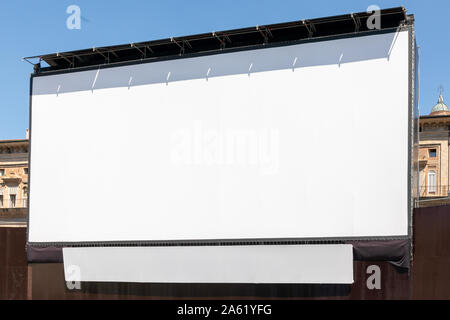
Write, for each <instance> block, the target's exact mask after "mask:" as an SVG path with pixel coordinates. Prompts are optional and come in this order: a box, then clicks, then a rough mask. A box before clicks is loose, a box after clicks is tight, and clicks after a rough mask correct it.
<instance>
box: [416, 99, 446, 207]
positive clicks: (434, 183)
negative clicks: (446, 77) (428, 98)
mask: <svg viewBox="0 0 450 320" xmlns="http://www.w3.org/2000/svg"><path fill="white" fill-rule="evenodd" d="M419 131H420V149H419V177H420V183H419V185H420V188H419V193H420V203H421V206H426V205H427V204H428V205H436V204H439V202H448V201H447V200H446V198H450V148H449V146H450V110H449V108H448V106H447V105H446V104H445V102H444V98H443V96H442V94H441V95H440V96H439V100H438V103H437V104H436V105H435V106H434V107H433V109H432V111H431V113H430V114H429V115H428V116H422V117H420V127H419Z"/></svg>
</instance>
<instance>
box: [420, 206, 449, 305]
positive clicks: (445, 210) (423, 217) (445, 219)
mask: <svg viewBox="0 0 450 320" xmlns="http://www.w3.org/2000/svg"><path fill="white" fill-rule="evenodd" d="M412 266H413V267H412V271H413V272H412V287H413V296H412V298H413V299H450V206H441V207H430V208H420V209H416V210H415V212H414V260H413V263H412Z"/></svg>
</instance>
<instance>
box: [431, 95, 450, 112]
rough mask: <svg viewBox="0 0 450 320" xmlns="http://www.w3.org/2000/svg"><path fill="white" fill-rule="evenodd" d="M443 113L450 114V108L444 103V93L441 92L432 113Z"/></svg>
mask: <svg viewBox="0 0 450 320" xmlns="http://www.w3.org/2000/svg"><path fill="white" fill-rule="evenodd" d="M442 114H450V109H449V108H448V106H447V105H446V104H445V103H444V98H443V97H442V94H440V95H439V100H438V103H437V105H435V106H434V107H433V109H432V110H431V113H430V115H442Z"/></svg>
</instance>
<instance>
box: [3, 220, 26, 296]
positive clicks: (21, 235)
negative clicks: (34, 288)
mask: <svg viewBox="0 0 450 320" xmlns="http://www.w3.org/2000/svg"><path fill="white" fill-rule="evenodd" d="M25 244H26V229H25V228H4V227H0V300H11V299H26V298H27V260H26V252H25Z"/></svg>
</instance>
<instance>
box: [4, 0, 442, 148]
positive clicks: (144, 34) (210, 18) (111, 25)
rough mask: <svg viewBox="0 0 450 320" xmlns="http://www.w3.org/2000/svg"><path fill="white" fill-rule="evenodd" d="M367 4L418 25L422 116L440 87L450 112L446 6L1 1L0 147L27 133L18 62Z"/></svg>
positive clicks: (23, 77)
mask: <svg viewBox="0 0 450 320" xmlns="http://www.w3.org/2000/svg"><path fill="white" fill-rule="evenodd" d="M71 4H75V5H78V6H79V7H80V8H81V14H82V16H83V19H82V22H81V30H68V29H67V28H66V19H67V17H68V14H67V13H66V8H67V7H68V6H69V5H71ZM371 4H376V5H378V6H380V7H381V8H390V7H397V6H400V5H403V6H405V8H406V9H407V10H408V13H413V14H414V15H415V17H416V35H417V39H418V44H419V45H420V54H421V60H420V63H421V68H420V72H421V111H422V114H428V113H429V112H430V110H431V108H432V107H433V106H434V105H435V104H436V102H437V98H438V87H439V86H440V85H442V86H443V87H444V89H445V91H444V97H448V99H446V102H447V104H450V24H449V22H448V12H449V11H450V1H448V0H433V1H424V0H404V1H396V0H377V1H359V0H356V1H349V0H340V1H336V0H314V1H302V0H296V1H291V0H288V1H282V0H277V1H275V0H273V1H266V0H258V1H256V0H255V1H253V0H240V1H233V0H229V1H216V0H190V1H186V0H184V1H173V0H164V1H151V0H148V1H143V0H142V1H139V0H127V1H120V0H118V1H111V0H110V1H106V0H83V1H75V0H69V1H65V0H53V1H50V0H40V1H32V0H29V1H18V0H14V1H13V0H3V1H2V6H1V10H0V41H1V44H0V46H1V57H0V140H1V139H17V138H24V136H25V130H26V129H27V128H28V106H29V74H30V73H31V72H32V66H31V65H29V64H28V63H26V62H22V61H21V58H22V57H25V56H33V55H40V54H45V53H55V52H64V51H69V50H76V49H84V48H91V47H100V46H107V45H114V44H123V43H131V42H139V41H146V40H155V39H159V38H167V37H171V36H182V35H189V34H195V33H203V32H211V31H219V30H226V29H234V28H240V27H249V26H255V25H263V24H271V23H277V22H286V21H292V20H300V19H308V18H318V17H325V16H331V15H337V14H346V13H349V12H360V11H365V10H366V9H367V7H368V6H369V5H371ZM80 125H82V124H80Z"/></svg>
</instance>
